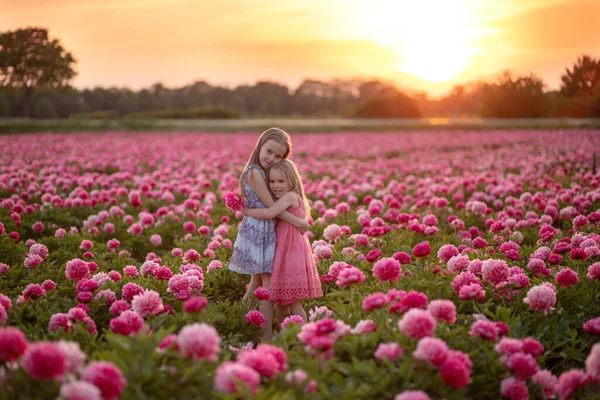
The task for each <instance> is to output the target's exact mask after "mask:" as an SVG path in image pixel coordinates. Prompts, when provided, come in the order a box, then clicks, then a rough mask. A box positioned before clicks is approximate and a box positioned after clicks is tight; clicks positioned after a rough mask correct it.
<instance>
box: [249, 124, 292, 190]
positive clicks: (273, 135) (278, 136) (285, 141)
mask: <svg viewBox="0 0 600 400" xmlns="http://www.w3.org/2000/svg"><path fill="white" fill-rule="evenodd" d="M268 140H274V141H276V142H277V143H279V144H281V145H283V146H285V148H286V149H287V150H286V152H285V153H284V154H283V156H282V159H283V160H285V159H286V158H288V157H289V156H290V154H292V140H291V139H290V135H288V134H287V132H286V131H284V130H283V129H279V128H269V129H267V130H266V131H264V132H263V133H262V134H261V135H260V138H258V141H257V142H256V145H255V146H254V150H253V151H252V154H250V158H248V162H246V165H245V166H244V169H243V170H242V174H241V175H240V193H241V194H242V195H246V193H245V191H244V172H246V169H247V168H248V167H249V166H250V165H252V164H256V165H258V166H259V167H260V168H261V169H262V165H260V158H259V156H260V151H261V150H262V147H263V146H264V144H265V143H266V142H267V141H268Z"/></svg>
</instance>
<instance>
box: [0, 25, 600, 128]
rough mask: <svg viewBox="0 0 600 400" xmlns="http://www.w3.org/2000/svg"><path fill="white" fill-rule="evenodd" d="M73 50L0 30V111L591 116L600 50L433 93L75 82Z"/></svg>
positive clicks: (387, 87) (377, 87) (365, 83)
mask: <svg viewBox="0 0 600 400" xmlns="http://www.w3.org/2000/svg"><path fill="white" fill-rule="evenodd" d="M75 65H76V59H75V58H74V56H73V55H72V54H71V53H70V52H68V51H67V50H65V49H64V48H63V47H62V45H61V44H60V41H59V40H57V39H52V38H50V37H49V34H48V30H47V29H44V28H37V27H33V28H24V29H17V30H15V31H7V32H0V117H34V118H237V117H261V116H298V117H330V116H339V117H348V118H420V117H462V116H470V117H484V118H543V117H583V118H586V117H592V118H593V117H600V58H598V59H596V58H594V57H591V56H588V55H582V56H580V57H579V58H578V59H577V60H576V61H575V62H574V64H573V65H572V66H569V67H567V68H566V69H565V71H564V73H563V74H562V76H561V87H560V89H559V90H556V91H549V90H546V84H545V83H544V82H543V80H542V79H541V78H539V77H537V76H536V75H534V74H528V75H516V74H514V73H512V72H510V71H504V72H502V73H501V74H499V75H498V76H497V77H496V78H495V79H493V80H491V81H478V82H471V83H467V84H461V85H456V86H454V87H453V88H452V90H451V91H450V92H449V93H448V94H446V95H444V96H442V97H440V98H431V97H429V96H428V95H427V94H425V93H421V92H414V91H408V90H403V89H401V88H399V87H397V86H396V85H395V84H394V83H392V82H389V81H385V80H382V79H363V78H356V79H331V80H326V81H324V80H313V79H307V80H305V81H304V82H302V83H301V84H300V86H298V87H297V88H295V89H291V88H289V87H287V86H285V85H282V84H280V83H276V82H269V81H261V82H257V83H255V84H254V85H240V86H237V87H235V88H227V87H223V86H218V85H211V84H209V83H208V82H206V81H197V82H194V83H192V84H189V85H185V86H183V87H178V88H168V87H165V86H164V85H163V84H161V83H156V84H154V85H152V86H150V87H148V88H143V89H141V90H137V91H135V90H131V89H128V88H116V87H110V88H104V87H96V88H90V89H75V88H73V87H71V86H70V82H71V80H72V79H73V78H74V77H75V76H76V74H77V73H76V71H75Z"/></svg>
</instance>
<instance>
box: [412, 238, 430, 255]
mask: <svg viewBox="0 0 600 400" xmlns="http://www.w3.org/2000/svg"><path fill="white" fill-rule="evenodd" d="M430 254H431V246H430V245H429V242H427V241H424V242H421V243H419V244H417V245H416V246H415V247H414V249H413V256H415V257H417V258H420V257H427V256H428V255H430Z"/></svg>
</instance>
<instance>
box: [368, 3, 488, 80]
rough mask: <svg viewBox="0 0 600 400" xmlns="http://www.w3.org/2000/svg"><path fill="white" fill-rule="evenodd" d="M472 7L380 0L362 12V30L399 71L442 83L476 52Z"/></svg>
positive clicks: (458, 70) (453, 4) (464, 64)
mask: <svg viewBox="0 0 600 400" xmlns="http://www.w3.org/2000/svg"><path fill="white" fill-rule="evenodd" d="M476 10H477V8H476V7H474V6H473V4H468V0H419V1H410V2H409V1H404V0H396V1H394V0H392V1H389V0H380V1H378V2H377V5H376V6H375V7H372V8H369V9H368V10H364V13H365V15H364V16H363V18H364V19H365V21H366V24H367V26H365V27H363V28H364V30H362V33H363V34H365V35H368V36H369V37H370V38H371V39H372V40H374V41H375V42H377V43H378V44H380V45H383V46H385V47H387V48H389V49H391V50H392V51H393V53H394V54H395V55H396V56H397V58H398V63H397V64H396V65H395V67H396V68H397V69H398V70H400V71H402V72H405V73H409V74H411V75H414V76H416V77H418V78H421V79H423V80H426V81H429V82H445V81H449V80H452V79H454V78H456V77H458V76H459V75H460V74H461V73H462V72H464V71H465V70H466V69H467V68H468V67H469V65H470V59H471V57H472V56H473V55H475V54H477V53H478V52H479V50H478V49H477V47H476V43H475V40H476V39H477V38H478V36H479V35H480V34H481V32H480V31H479V30H478V28H477V27H476V26H475V24H474V21H475V19H474V18H475V17H476V15H475V14H476Z"/></svg>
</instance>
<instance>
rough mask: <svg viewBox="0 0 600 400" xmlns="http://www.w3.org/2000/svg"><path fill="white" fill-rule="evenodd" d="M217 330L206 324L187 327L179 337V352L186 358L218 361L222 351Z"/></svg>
mask: <svg viewBox="0 0 600 400" xmlns="http://www.w3.org/2000/svg"><path fill="white" fill-rule="evenodd" d="M220 342H221V338H220V337H219V334H218V333H217V330H216V329H215V328H214V327H212V326H210V325H207V324H204V323H195V324H192V325H186V326H184V327H183V329H181V332H179V335H178V337H177V344H178V346H179V351H180V352H181V354H182V355H183V356H185V357H193V358H195V359H207V360H210V361H216V359H217V354H218V353H219V351H220V350H221V347H220Z"/></svg>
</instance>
